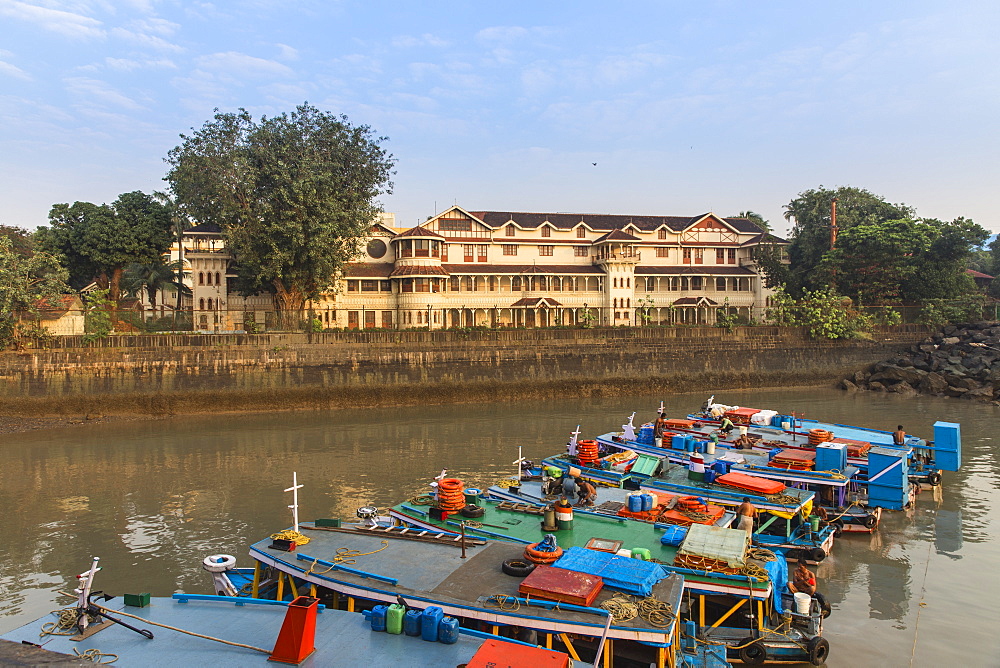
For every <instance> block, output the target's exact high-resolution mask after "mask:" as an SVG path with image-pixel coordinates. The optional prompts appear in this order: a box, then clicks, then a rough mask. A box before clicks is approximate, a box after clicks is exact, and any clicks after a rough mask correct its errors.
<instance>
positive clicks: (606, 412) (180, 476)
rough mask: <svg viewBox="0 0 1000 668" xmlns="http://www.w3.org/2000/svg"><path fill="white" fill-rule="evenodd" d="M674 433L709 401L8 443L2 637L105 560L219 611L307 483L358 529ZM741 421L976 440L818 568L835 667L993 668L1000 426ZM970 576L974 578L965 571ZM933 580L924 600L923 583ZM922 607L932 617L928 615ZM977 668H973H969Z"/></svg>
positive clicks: (904, 404)
mask: <svg viewBox="0 0 1000 668" xmlns="http://www.w3.org/2000/svg"><path fill="white" fill-rule="evenodd" d="M661 398H665V399H666V400H667V406H668V409H670V410H671V411H673V412H676V413H677V414H680V413H682V412H687V411H688V410H693V409H695V408H697V407H698V406H699V405H700V404H701V402H702V401H703V400H704V398H705V397H704V396H700V395H698V396H694V395H686V396H674V397H669V396H668V397H660V396H648V397H611V398H603V399H588V400H587V402H586V404H585V405H584V404H581V402H580V401H578V400H575V399H567V400H562V401H550V402H532V403H530V404H504V405H476V406H460V407H404V408H398V409H385V410H346V411H337V412H331V411H316V412H300V413H281V414H267V415H250V416H246V415H232V416H230V415H222V416H210V417H194V418H175V419H169V420H163V421H157V422H152V423H134V424H127V425H122V424H119V425H87V426H81V427H78V428H72V429H67V430H63V431H53V432H36V433H32V434H25V435H23V436H13V437H8V439H7V443H6V445H4V446H3V447H4V450H3V454H4V466H3V467H2V469H0V504H3V505H2V507H4V508H6V509H8V512H4V513H2V514H0V536H3V538H4V539H3V540H2V541H0V630H7V629H10V628H13V627H15V626H17V625H18V624H20V623H23V622H25V621H27V620H28V619H30V618H33V617H36V616H38V615H41V614H42V613H44V612H46V611H48V610H50V609H53V608H54V607H56V597H55V595H54V593H53V592H54V591H55V590H57V589H65V588H67V587H72V586H73V582H72V579H73V576H74V575H75V574H76V573H78V572H80V571H82V570H84V569H85V568H86V566H87V565H88V564H89V563H90V557H91V556H92V555H99V556H100V557H101V559H102V561H101V563H102V566H103V567H104V570H103V571H102V572H101V575H100V578H101V580H100V582H99V586H100V587H101V588H104V589H107V590H110V591H150V592H152V593H153V594H154V595H169V594H170V593H172V592H173V591H175V590H177V589H184V590H188V591H199V592H202V591H207V590H208V587H209V581H208V579H207V578H206V577H205V575H204V573H203V572H202V571H201V569H200V564H201V560H202V559H203V558H204V557H205V555H207V554H216V553H231V554H235V555H238V557H239V559H240V561H241V562H245V560H246V558H245V555H246V548H247V545H248V544H249V543H251V542H253V541H256V540H258V539H260V538H261V537H263V536H264V535H266V534H269V533H271V532H273V531H276V530H279V529H281V528H284V527H285V526H287V525H288V523H289V515H288V510H287V508H286V506H287V505H288V503H289V499H288V498H287V495H284V494H283V493H282V490H283V489H284V488H285V487H288V486H289V485H290V483H291V472H292V471H298V475H299V481H300V482H301V483H303V484H304V485H305V487H304V488H303V489H302V490H300V504H301V507H302V511H301V513H302V518H303V519H314V518H316V517H330V516H340V517H351V516H353V515H354V511H355V509H357V508H358V507H359V506H362V505H370V504H374V505H377V506H379V507H385V506H386V505H389V504H391V503H395V502H397V501H399V500H401V499H404V498H408V497H410V496H413V495H415V494H420V493H423V492H424V491H426V485H427V483H428V481H429V480H430V478H432V477H433V476H434V475H435V474H436V473H437V472H438V471H440V470H441V469H443V468H447V469H449V471H450V473H451V474H453V475H456V476H458V477H461V478H463V479H464V480H465V481H466V482H467V484H469V485H470V486H480V487H482V486H488V485H489V484H491V483H492V482H493V481H495V480H497V479H498V478H500V477H504V476H506V475H508V474H509V473H511V472H512V471H513V468H512V466H511V465H510V462H511V461H513V459H514V458H515V457H516V453H517V446H518V445H521V446H523V448H524V455H525V456H526V457H528V458H532V459H536V460H538V459H540V458H541V457H543V456H545V455H547V454H551V453H552V452H554V451H557V450H559V449H561V447H562V444H563V443H565V442H566V438H567V436H568V434H569V432H570V431H572V430H573V429H574V428H575V427H576V425H577V424H581V425H582V427H581V428H582V430H583V436H584V437H587V436H592V435H595V434H596V433H601V432H604V431H607V430H609V429H611V428H612V427H614V426H617V425H620V424H622V422H623V420H624V419H625V418H626V417H627V416H628V415H629V414H630V413H631V412H632V411H638V415H637V416H636V419H637V423H638V421H640V420H644V419H650V418H651V417H653V415H654V409H655V407H656V406H658V405H659V400H660V399H661ZM718 398H719V400H721V401H725V402H727V403H733V404H742V405H752V406H758V407H762V408H773V409H775V410H779V411H781V412H782V413H789V412H791V411H793V410H794V411H795V412H797V413H798V414H800V415H801V414H804V415H805V416H806V417H816V418H824V419H830V420H831V421H835V422H841V423H861V424H868V425H871V426H881V427H883V428H887V429H891V428H892V427H894V426H895V425H896V424H898V423H900V422H902V423H903V424H905V425H906V426H907V429H908V430H909V431H911V432H913V433H917V434H920V435H924V436H930V435H931V434H932V425H933V422H934V421H935V420H936V419H946V420H950V421H956V422H961V423H962V433H963V437H964V444H965V452H964V456H965V462H966V466H965V468H964V469H963V471H962V472H961V473H959V474H958V475H953V474H946V476H945V485H946V488H945V490H944V493H943V494H942V493H935V492H926V493H923V494H921V495H920V496H919V498H918V500H917V504H916V506H915V508H913V509H911V510H910V511H907V512H904V513H887V514H886V516H885V517H884V520H883V523H882V526H881V529H880V531H879V532H877V533H876V534H872V535H868V534H856V535H848V534H845V535H844V536H842V537H841V538H840V539H839V540H838V542H837V544H836V545H835V547H834V553H833V555H832V556H831V557H830V558H829V559H828V560H827V561H825V562H824V563H823V564H821V565H820V566H819V567H818V568H817V574H818V576H819V579H820V588H821V590H822V591H824V593H826V594H827V596H828V598H829V599H830V601H831V603H832V604H833V606H834V613H833V616H832V617H831V618H830V620H829V621H828V624H827V632H826V635H827V637H828V638H829V639H830V641H831V644H832V645H833V654H832V658H831V662H830V665H832V666H838V665H849V664H851V663H853V664H855V665H872V664H873V662H876V663H881V664H883V665H895V664H899V663H907V662H908V660H909V655H910V651H911V649H912V647H913V646H914V634H915V632H916V631H915V629H916V627H917V624H916V618H917V614H918V611H920V610H921V609H922V610H923V612H922V613H921V614H920V622H919V634H918V636H919V637H918V638H917V649H918V652H917V660H916V661H915V662H914V665H927V666H931V665H938V664H940V663H942V662H944V661H950V662H951V663H954V664H956V665H959V664H961V665H982V664H983V657H996V656H1000V639H998V637H996V636H995V634H987V632H986V629H985V627H984V625H983V624H981V623H979V620H982V619H988V618H992V617H991V616H992V615H994V614H995V611H992V610H990V609H989V608H990V606H991V604H990V603H988V601H995V600H1000V578H995V577H989V578H982V577H980V578H976V579H973V578H972V577H971V576H970V574H973V573H981V574H984V573H994V572H995V567H994V564H995V563H996V562H997V559H998V558H1000V548H998V545H997V542H996V538H995V536H996V535H997V534H998V533H1000V527H998V522H997V521H996V520H995V519H994V513H992V512H991V510H990V509H991V506H992V504H993V503H994V502H996V501H997V500H998V497H1000V495H998V494H997V489H998V488H1000V453H997V452H996V451H995V450H994V448H993V447H992V444H993V442H992V441H990V440H989V439H990V438H992V436H991V434H992V432H993V425H994V424H995V421H996V419H997V418H998V417H1000V410H998V409H997V408H996V407H992V406H982V405H977V404H972V403H969V402H962V401H948V400H943V399H934V398H927V397H919V398H916V399H903V398H901V397H896V396H888V395H882V396H879V395H871V394H856V395H851V394H846V393H841V392H837V391H832V390H830V391H827V390H801V389H789V390H781V391H769V392H746V391H741V392H731V393H726V395H725V396H723V395H721V394H719V396H718ZM959 560H961V563H959ZM925 573H926V574H927V575H926V580H925ZM922 597H923V598H925V601H926V603H927V606H926V607H923V608H921V606H919V605H918V603H919V601H920V599H921V598H922ZM963 662H964V663H963Z"/></svg>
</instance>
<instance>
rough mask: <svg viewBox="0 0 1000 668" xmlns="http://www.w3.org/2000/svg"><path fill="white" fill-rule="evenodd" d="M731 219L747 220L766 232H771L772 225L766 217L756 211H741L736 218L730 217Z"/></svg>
mask: <svg viewBox="0 0 1000 668" xmlns="http://www.w3.org/2000/svg"><path fill="white" fill-rule="evenodd" d="M729 218H746V219H747V220H749V221H750V222H751V223H753V224H754V225H756V226H757V227H759V228H760V229H761V230H763V231H764V232H770V231H771V223H769V222H767V220H766V219H765V218H764V216H762V215H760V214H759V213H757V212H756V211H750V210H749V209H747V210H746V211H740V212H739V213H738V214H736V215H735V216H729Z"/></svg>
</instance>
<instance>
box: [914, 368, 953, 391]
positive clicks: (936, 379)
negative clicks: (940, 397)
mask: <svg viewBox="0 0 1000 668" xmlns="http://www.w3.org/2000/svg"><path fill="white" fill-rule="evenodd" d="M947 388H948V381H947V380H945V379H944V376H942V375H941V374H939V373H933V372H932V373H929V374H927V375H926V376H924V377H923V378H921V379H920V391H921V392H923V393H924V394H944V391H945V390H946V389H947Z"/></svg>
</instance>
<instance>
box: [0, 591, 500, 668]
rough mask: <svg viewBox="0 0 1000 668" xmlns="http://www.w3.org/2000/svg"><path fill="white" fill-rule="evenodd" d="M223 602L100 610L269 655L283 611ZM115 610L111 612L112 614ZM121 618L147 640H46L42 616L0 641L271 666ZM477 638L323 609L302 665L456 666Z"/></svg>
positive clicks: (112, 604) (107, 634) (136, 662)
mask: <svg viewBox="0 0 1000 668" xmlns="http://www.w3.org/2000/svg"><path fill="white" fill-rule="evenodd" d="M238 601H240V599H231V600H230V601H188V602H181V601H178V600H173V599H169V598H154V599H152V601H151V603H150V605H149V606H147V607H145V608H134V607H127V606H125V605H124V602H123V600H122V599H121V598H115V599H113V600H111V601H108V602H105V603H103V604H102V605H104V607H107V608H109V609H110V610H112V611H117V610H124V611H125V612H127V613H129V614H131V615H136V616H138V617H141V618H143V619H148V620H151V621H154V622H157V623H160V624H167V625H169V626H175V627H177V628H182V629H185V630H187V631H193V632H195V633H201V634H204V635H210V636H214V637H217V638H221V639H223V640H229V641H231V642H238V643H243V644H247V645H252V646H256V647H260V648H261V649H266V650H268V651H270V650H271V649H272V648H273V646H274V641H275V640H276V639H277V637H278V631H279V630H280V629H281V624H282V621H283V620H284V618H285V608H284V607H283V606H276V605H236V603H237V602H238ZM113 614H114V613H113V612H112V615H113ZM119 618H120V619H121V620H122V621H124V622H125V623H127V624H130V625H132V626H135V627H137V628H141V629H149V630H150V631H152V632H153V635H154V637H153V639H152V640H150V639H148V638H145V637H143V636H140V635H139V634H137V633H135V632H133V631H129V630H128V629H126V628H123V627H121V626H119V625H117V624H112V625H111V626H109V627H107V628H105V629H103V630H101V631H99V632H97V633H95V634H94V635H92V636H90V637H88V638H85V639H84V640H82V641H79V642H74V641H72V640H70V637H69V636H51V635H50V636H46V637H45V638H43V639H39V637H38V634H39V631H40V629H41V625H42V624H43V623H45V622H49V621H53V620H54V619H55V617H54V616H52V617H43V618H42V619H39V620H36V621H34V622H31V623H29V624H26V625H24V626H22V627H20V628H18V629H15V630H13V631H11V632H9V633H6V634H4V635H2V636H0V638H2V639H4V640H10V641H13V642H21V641H22V640H26V641H28V642H32V643H38V644H42V645H43V646H44V648H45V649H47V650H51V651H54V652H62V653H64V654H70V655H72V654H73V650H74V649H77V650H79V651H81V652H82V651H84V650H85V649H92V648H93V649H97V650H99V651H100V652H103V653H112V654H117V655H118V657H119V659H118V661H116V662H115V665H116V666H157V667H158V668H166V667H169V666H184V667H185V668H186V667H187V666H218V667H224V666H235V667H243V666H255V665H257V666H273V665H275V664H274V663H269V662H268V654H264V653H261V652H256V651H254V650H252V649H245V648H241V647H233V646H230V645H224V644H222V643H217V642H212V641H209V640H204V639H202V638H196V637H193V636H190V635H187V634H184V633H179V632H177V631H171V630H169V629H164V628H160V627H158V626H152V625H144V624H143V623H142V622H141V621H139V620H135V619H131V618H128V617H119ZM482 642H483V641H482V640H481V639H478V638H470V637H467V636H460V637H459V639H458V642H457V643H455V644H453V645H446V644H444V643H439V642H423V641H422V640H421V639H420V638H414V637H410V636H406V635H391V634H388V633H378V632H374V631H372V630H371V627H370V625H369V623H368V621H367V620H366V619H365V617H364V616H363V615H361V614H359V613H354V612H346V611H343V610H332V609H326V610H322V611H320V613H319V614H318V615H317V616H316V641H315V644H316V652H315V653H313V654H312V655H311V656H310V657H308V658H307V659H306V660H305V661H304V662H303V663H301V664H299V665H300V666H303V667H310V666H365V665H369V666H456V665H459V664H462V663H466V662H467V661H469V660H470V659H471V658H472V656H473V655H474V654H475V653H476V650H477V649H479V646H480V645H481V644H482Z"/></svg>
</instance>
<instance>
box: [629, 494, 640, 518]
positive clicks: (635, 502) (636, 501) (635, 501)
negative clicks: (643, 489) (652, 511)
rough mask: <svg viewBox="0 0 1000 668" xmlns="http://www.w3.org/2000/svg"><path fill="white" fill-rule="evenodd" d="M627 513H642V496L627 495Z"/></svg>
mask: <svg viewBox="0 0 1000 668" xmlns="http://www.w3.org/2000/svg"><path fill="white" fill-rule="evenodd" d="M628 511H629V512H630V513H638V512H640V511H642V495H641V494H629V495H628Z"/></svg>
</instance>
